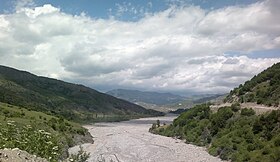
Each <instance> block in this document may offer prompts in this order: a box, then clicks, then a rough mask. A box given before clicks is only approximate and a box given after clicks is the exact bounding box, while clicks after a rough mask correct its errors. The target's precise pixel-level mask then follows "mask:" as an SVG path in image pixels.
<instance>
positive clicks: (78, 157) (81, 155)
mask: <svg viewBox="0 0 280 162" xmlns="http://www.w3.org/2000/svg"><path fill="white" fill-rule="evenodd" d="M89 155H90V154H89V153H86V152H85V151H84V150H83V148H82V147H81V146H80V150H79V151H78V153H77V154H74V155H71V156H70V158H69V161H73V162H86V161H87V159H88V158H89Z"/></svg>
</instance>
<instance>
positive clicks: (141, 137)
mask: <svg viewBox="0 0 280 162" xmlns="http://www.w3.org/2000/svg"><path fill="white" fill-rule="evenodd" d="M174 118H175V116H165V117H152V118H141V119H136V120H130V121H124V122H116V123H96V124H94V125H87V126H85V128H87V129H88V130H89V132H90V133H91V135H92V136H93V140H94V143H93V144H91V143H88V144H83V145H82V147H83V148H84V150H85V151H87V152H89V153H90V158H89V159H88V161H89V162H98V161H102V162H107V161H108V162H219V161H221V160H220V159H219V158H216V157H213V156H211V155H209V154H208V153H207V152H206V150H205V148H203V147H197V146H194V145H190V144H185V143H184V142H183V141H181V140H179V139H173V138H170V137H164V136H160V135H155V134H152V133H149V132H148V130H149V128H150V127H151V125H152V123H155V122H156V120H157V119H159V120H160V121H161V123H166V124H168V123H171V122H172V120H173V119H174ZM77 150H78V146H75V147H73V148H71V149H70V150H69V152H70V153H73V152H77Z"/></svg>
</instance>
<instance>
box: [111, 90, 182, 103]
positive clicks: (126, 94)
mask: <svg viewBox="0 0 280 162" xmlns="http://www.w3.org/2000/svg"><path fill="white" fill-rule="evenodd" d="M106 94H109V95H112V96H115V97H117V98H120V99H124V100H127V101H130V102H133V103H138V102H144V103H148V104H156V105H166V104H172V103H177V102H180V101H183V100H185V99H186V97H182V96H179V95H175V94H172V93H159V92H147V91H145V92H143V91H138V90H128V89H115V90H111V91H108V92H106Z"/></svg>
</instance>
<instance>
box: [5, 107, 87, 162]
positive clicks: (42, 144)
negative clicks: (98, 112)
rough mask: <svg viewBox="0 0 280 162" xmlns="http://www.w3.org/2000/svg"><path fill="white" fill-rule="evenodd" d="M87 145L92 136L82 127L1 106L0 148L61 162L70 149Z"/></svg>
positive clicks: (38, 113) (34, 112)
mask: <svg viewBox="0 0 280 162" xmlns="http://www.w3.org/2000/svg"><path fill="white" fill-rule="evenodd" d="M86 142H92V137H91V136H90V134H89V133H88V132H87V130H86V129H85V128H83V127H81V126H80V125H79V124H76V123H73V122H70V121H67V120H65V119H63V118H57V117H54V116H51V115H47V114H44V113H42V112H37V111H31V110H27V109H25V108H22V107H18V106H13V105H10V104H5V103H0V149H3V148H19V149H21V150H25V151H27V152H29V153H31V154H35V155H37V156H40V157H44V158H46V159H48V160H50V161H58V159H64V158H66V157H67V156H68V155H67V154H68V153H67V151H68V148H69V147H72V146H74V145H77V144H81V143H86Z"/></svg>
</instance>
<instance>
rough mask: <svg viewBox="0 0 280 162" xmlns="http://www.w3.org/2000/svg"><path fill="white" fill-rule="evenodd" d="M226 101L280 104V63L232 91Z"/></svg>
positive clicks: (269, 104) (268, 104)
mask: <svg viewBox="0 0 280 162" xmlns="http://www.w3.org/2000/svg"><path fill="white" fill-rule="evenodd" d="M225 101H226V102H240V103H243V102H256V103H257V104H265V105H267V106H276V107H277V106H278V105H279V102H280V63H277V64H274V65H273V66H271V67H269V68H268V69H266V70H264V71H263V72H261V73H260V74H258V75H256V76H254V77H253V78H252V79H251V80H250V81H246V82H245V83H244V84H240V86H239V87H237V88H234V89H233V90H232V91H230V94H229V95H228V96H227V97H226V99H225Z"/></svg>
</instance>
